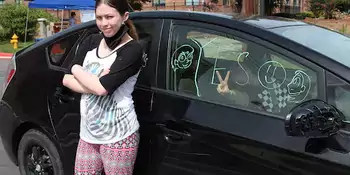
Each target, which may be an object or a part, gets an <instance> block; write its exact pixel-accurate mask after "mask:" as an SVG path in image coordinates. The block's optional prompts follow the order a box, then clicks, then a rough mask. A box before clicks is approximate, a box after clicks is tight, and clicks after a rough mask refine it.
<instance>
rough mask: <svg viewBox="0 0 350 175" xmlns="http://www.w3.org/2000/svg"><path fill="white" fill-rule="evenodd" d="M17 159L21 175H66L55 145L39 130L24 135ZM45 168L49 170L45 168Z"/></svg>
mask: <svg viewBox="0 0 350 175" xmlns="http://www.w3.org/2000/svg"><path fill="white" fill-rule="evenodd" d="M17 158H18V166H19V171H20V173H21V175H31V174H38V175H41V174H44V173H42V172H43V171H44V172H49V173H48V174H53V175H64V171H63V165H62V161H61V159H60V155H59V153H58V151H57V148H56V146H55V144H54V143H53V142H52V141H51V140H50V139H49V138H48V137H47V136H46V135H45V134H44V133H42V132H40V131H38V130H35V129H31V130H29V131H27V132H26V133H25V134H24V135H23V137H22V139H21V141H20V143H19V147H18V154H17ZM49 165H51V166H49ZM45 166H46V167H48V168H43V167H45ZM52 172H53V173H52Z"/></svg>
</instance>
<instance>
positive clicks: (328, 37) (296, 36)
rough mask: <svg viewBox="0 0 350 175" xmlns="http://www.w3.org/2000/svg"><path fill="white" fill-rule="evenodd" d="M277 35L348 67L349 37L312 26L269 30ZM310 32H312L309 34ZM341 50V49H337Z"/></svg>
mask: <svg viewBox="0 0 350 175" xmlns="http://www.w3.org/2000/svg"><path fill="white" fill-rule="evenodd" d="M271 31H272V32H275V33H277V34H279V35H282V36H284V37H286V38H288V39H291V40H293V41H296V42H298V43H300V44H302V45H304V46H307V47H308V48H311V49H313V50H315V51H317V52H320V53H321V54H324V55H326V56H328V57H329V58H331V59H333V60H335V61H338V62H339V63H341V64H344V65H345V66H348V67H350V63H349V61H348V58H349V56H348V55H349V51H350V37H348V36H346V35H342V34H340V33H337V32H334V31H331V30H328V29H325V28H322V27H318V26H313V25H301V26H300V25H295V26H289V27H276V28H274V29H271ZM309 31H312V32H309ZM339 48H341V49H339Z"/></svg>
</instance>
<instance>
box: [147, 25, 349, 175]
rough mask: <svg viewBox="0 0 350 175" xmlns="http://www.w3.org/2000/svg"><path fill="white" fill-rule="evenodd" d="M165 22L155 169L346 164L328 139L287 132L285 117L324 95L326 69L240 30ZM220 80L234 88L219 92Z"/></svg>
mask: <svg viewBox="0 0 350 175" xmlns="http://www.w3.org/2000/svg"><path fill="white" fill-rule="evenodd" d="M167 24H168V25H167V26H164V31H169V33H163V39H164V38H165V41H162V50H161V52H160V57H162V58H167V59H159V63H158V65H159V66H158V74H159V75H164V76H160V77H159V79H158V84H157V85H158V87H157V88H156V89H155V95H154V104H153V108H152V109H153V115H154V116H155V118H157V119H158V120H157V124H156V127H157V131H158V132H157V135H156V136H155V137H154V138H153V140H152V143H154V145H153V152H152V155H157V158H156V160H157V161H155V162H154V164H153V166H154V167H155V169H156V171H157V172H156V173H154V174H170V175H171V174H174V175H175V174H190V175H192V174H208V175H209V174H216V175H217V174H225V175H226V174H261V173H267V174H331V173H332V174H345V173H346V172H347V171H348V170H349V169H348V166H349V161H348V160H347V159H348V156H349V155H348V154H346V153H343V152H341V150H339V149H329V147H328V145H327V144H326V142H327V139H325V138H321V139H318V138H306V137H291V136H287V135H286V132H285V118H286V116H287V115H288V113H289V111H290V110H292V109H293V108H294V107H295V106H297V105H298V104H300V103H302V102H305V101H307V100H312V99H320V100H326V97H325V71H324V70H323V69H321V68H320V67H318V66H316V65H315V64H313V63H311V62H308V61H306V59H305V58H303V57H300V56H299V55H297V54H296V53H293V52H290V51H287V50H285V49H282V48H280V47H278V46H276V45H273V44H271V43H269V42H267V41H263V40H260V39H259V38H257V37H253V36H251V35H248V34H245V33H243V32H240V31H235V30H233V29H228V28H224V27H220V26H216V25H210V24H206V23H200V22H195V21H186V20H172V21H171V22H170V21H168V22H167ZM163 44H164V45H163ZM216 72H218V73H216ZM228 72H230V73H228ZM218 74H220V75H221V77H222V80H220V78H219V76H218ZM220 82H223V83H226V84H227V85H228V87H229V89H230V91H228V92H227V93H223V94H220V93H218V91H217V88H218V85H219V84H220Z"/></svg>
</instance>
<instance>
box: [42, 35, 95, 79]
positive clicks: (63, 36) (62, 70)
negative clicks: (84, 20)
mask: <svg viewBox="0 0 350 175" xmlns="http://www.w3.org/2000/svg"><path fill="white" fill-rule="evenodd" d="M77 33H82V34H81V36H80V37H79V38H78V40H77V41H76V42H75V43H74V45H73V47H72V49H70V50H69V52H68V53H67V55H66V56H65V58H64V61H65V60H66V59H67V57H69V56H70V55H71V54H72V52H75V49H73V48H74V47H76V46H77V45H78V44H79V43H80V42H81V41H82V39H83V38H85V37H86V35H87V33H88V32H87V30H86V29H82V30H77V31H74V32H71V33H69V34H68V35H64V34H63V35H62V36H60V37H59V38H56V39H54V40H52V41H51V42H50V43H48V44H47V46H46V47H45V57H46V61H47V64H48V66H49V68H50V69H52V70H56V71H61V72H65V73H70V70H69V69H68V68H64V67H62V65H61V66H57V65H54V64H52V61H51V57H50V49H49V48H50V47H51V46H52V45H53V44H55V43H58V42H60V41H62V40H64V39H67V38H68V37H71V36H73V35H76V34H77ZM64 61H63V62H64ZM63 62H62V63H63Z"/></svg>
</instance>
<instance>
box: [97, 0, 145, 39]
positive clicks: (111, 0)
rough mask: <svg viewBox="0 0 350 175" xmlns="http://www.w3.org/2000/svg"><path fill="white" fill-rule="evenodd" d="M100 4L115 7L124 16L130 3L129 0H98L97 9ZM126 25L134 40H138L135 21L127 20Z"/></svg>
mask: <svg viewBox="0 0 350 175" xmlns="http://www.w3.org/2000/svg"><path fill="white" fill-rule="evenodd" d="M100 4H107V5H108V6H110V7H113V8H115V9H116V10H117V11H118V12H119V14H120V15H121V16H123V15H124V14H125V12H127V11H128V10H129V4H128V1H127V0H96V3H95V9H96V8H97V6H99V5H100ZM125 25H126V26H128V28H129V32H128V34H129V35H130V36H131V37H132V38H133V39H134V40H138V39H139V36H138V34H137V32H136V28H135V26H134V23H133V22H132V21H131V20H130V19H128V20H127V21H126V22H125Z"/></svg>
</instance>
